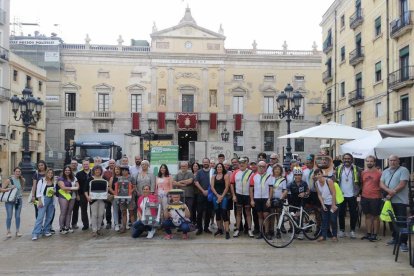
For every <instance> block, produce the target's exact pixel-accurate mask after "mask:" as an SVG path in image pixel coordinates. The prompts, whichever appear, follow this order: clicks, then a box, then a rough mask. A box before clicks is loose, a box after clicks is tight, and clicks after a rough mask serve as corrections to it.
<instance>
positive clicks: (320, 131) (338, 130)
mask: <svg viewBox="0 0 414 276" xmlns="http://www.w3.org/2000/svg"><path fill="white" fill-rule="evenodd" d="M369 134H370V132H369V131H366V130H363V129H359V128H355V127H350V126H346V125H341V124H338V123H335V122H329V123H326V124H321V125H319V126H314V127H311V128H307V129H304V130H301V131H298V132H294V133H291V134H289V135H283V136H280V137H278V138H279V139H285V138H325V139H338V140H354V139H358V138H362V137H366V136H368V135H369Z"/></svg>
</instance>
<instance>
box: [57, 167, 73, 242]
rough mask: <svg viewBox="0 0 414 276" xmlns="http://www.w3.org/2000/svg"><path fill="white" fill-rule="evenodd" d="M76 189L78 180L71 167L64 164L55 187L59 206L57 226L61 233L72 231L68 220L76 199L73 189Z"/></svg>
mask: <svg viewBox="0 0 414 276" xmlns="http://www.w3.org/2000/svg"><path fill="white" fill-rule="evenodd" d="M77 190H79V183H78V180H77V179H76V177H75V176H74V175H73V171H72V169H71V167H70V166H65V167H64V168H63V172H62V176H61V177H59V178H58V185H57V187H56V191H57V192H56V194H57V195H58V201H59V206H60V216H59V226H60V233H61V234H67V233H73V230H72V228H71V224H70V221H71V219H72V210H73V206H74V205H75V200H76V192H75V191H77Z"/></svg>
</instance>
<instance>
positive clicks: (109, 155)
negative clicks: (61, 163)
mask: <svg viewBox="0 0 414 276" xmlns="http://www.w3.org/2000/svg"><path fill="white" fill-rule="evenodd" d="M96 156H99V157H101V158H102V162H107V161H109V159H115V160H119V159H121V158H122V147H121V146H119V145H118V144H117V143H116V142H110V141H101V142H73V144H72V158H74V159H76V160H77V161H78V162H79V163H82V160H85V159H89V158H93V157H96Z"/></svg>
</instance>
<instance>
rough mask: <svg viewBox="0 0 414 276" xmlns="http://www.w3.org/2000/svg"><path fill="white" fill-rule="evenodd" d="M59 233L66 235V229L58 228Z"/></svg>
mask: <svg viewBox="0 0 414 276" xmlns="http://www.w3.org/2000/svg"><path fill="white" fill-rule="evenodd" d="M59 233H60V234H62V235H66V234H67V233H68V231H67V230H66V228H60V231H59Z"/></svg>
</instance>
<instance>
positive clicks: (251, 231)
mask: <svg viewBox="0 0 414 276" xmlns="http://www.w3.org/2000/svg"><path fill="white" fill-rule="evenodd" d="M247 233H248V234H249V237H250V238H254V234H253V230H249V231H247Z"/></svg>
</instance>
